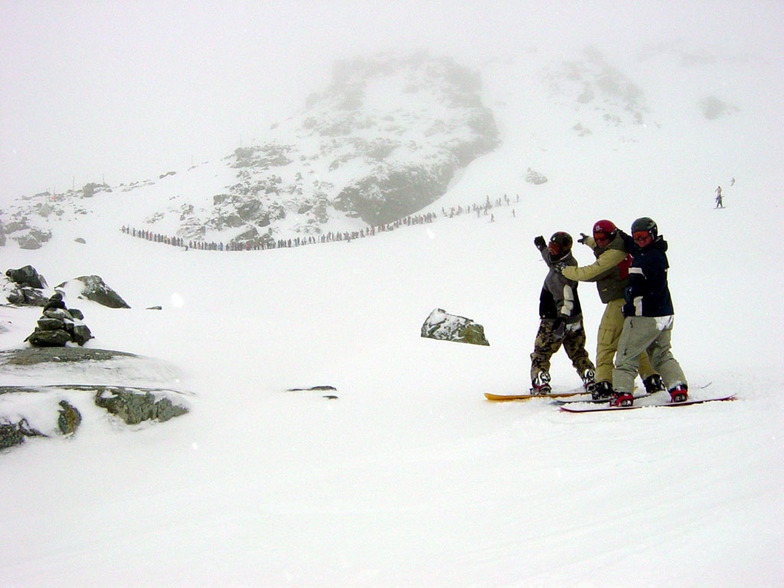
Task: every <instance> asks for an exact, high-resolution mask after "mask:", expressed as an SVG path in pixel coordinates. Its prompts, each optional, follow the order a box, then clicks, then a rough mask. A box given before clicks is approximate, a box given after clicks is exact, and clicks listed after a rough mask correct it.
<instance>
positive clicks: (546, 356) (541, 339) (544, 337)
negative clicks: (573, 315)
mask: <svg viewBox="0 0 784 588" xmlns="http://www.w3.org/2000/svg"><path fill="white" fill-rule="evenodd" d="M553 322H554V321H553V320H551V319H542V321H541V322H540V323H539V332H538V333H537V334H536V341H535V342H534V352H533V353H532V354H531V381H532V382H533V381H534V379H535V378H536V376H537V374H538V373H539V372H549V371H550V358H551V357H552V356H553V355H555V353H556V352H557V351H558V350H559V349H560V348H561V345H563V348H564V349H565V350H566V355H568V356H569V359H571V360H572V365H573V366H574V369H576V370H577V373H578V374H579V375H580V377H581V378H582V377H583V374H584V373H585V371H586V370H592V369H594V367H593V363H591V359H590V357H589V356H588V352H587V351H586V350H585V329H584V328H583V323H582V321H580V322H579V323H575V324H574V325H570V327H571V328H570V329H567V330H566V334H565V335H564V337H563V339H559V338H558V337H556V336H555V334H554V333H553Z"/></svg>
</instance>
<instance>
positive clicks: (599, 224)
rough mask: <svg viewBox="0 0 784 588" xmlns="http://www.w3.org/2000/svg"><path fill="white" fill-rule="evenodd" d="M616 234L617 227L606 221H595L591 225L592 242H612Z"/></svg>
mask: <svg viewBox="0 0 784 588" xmlns="http://www.w3.org/2000/svg"><path fill="white" fill-rule="evenodd" d="M617 233H618V227H616V226H615V223H613V222H612V221H608V220H600V221H596V222H595V223H594V225H593V238H594V240H597V239H601V240H607V241H610V240H612V239H613V238H614V237H615V235H616V234H617Z"/></svg>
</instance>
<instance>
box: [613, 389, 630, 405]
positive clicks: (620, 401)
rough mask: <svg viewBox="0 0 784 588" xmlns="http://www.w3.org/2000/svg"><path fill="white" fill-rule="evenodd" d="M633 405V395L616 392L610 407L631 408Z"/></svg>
mask: <svg viewBox="0 0 784 588" xmlns="http://www.w3.org/2000/svg"><path fill="white" fill-rule="evenodd" d="M632 404H634V395H633V394H632V393H631V392H616V393H615V395H614V396H613V398H612V400H610V406H631V405H632Z"/></svg>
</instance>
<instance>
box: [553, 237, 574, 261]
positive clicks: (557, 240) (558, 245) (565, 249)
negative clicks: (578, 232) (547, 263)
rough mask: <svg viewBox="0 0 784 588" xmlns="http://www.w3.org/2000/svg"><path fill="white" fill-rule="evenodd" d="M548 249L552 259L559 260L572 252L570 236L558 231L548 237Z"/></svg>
mask: <svg viewBox="0 0 784 588" xmlns="http://www.w3.org/2000/svg"><path fill="white" fill-rule="evenodd" d="M553 246H555V247H553ZM549 247H550V253H551V254H552V255H553V256H554V257H556V258H561V257H563V256H564V255H566V254H567V253H569V252H570V251H571V250H572V236H571V235H570V234H569V233H564V232H563V231H558V232H557V233H554V234H553V236H552V237H550V244H549Z"/></svg>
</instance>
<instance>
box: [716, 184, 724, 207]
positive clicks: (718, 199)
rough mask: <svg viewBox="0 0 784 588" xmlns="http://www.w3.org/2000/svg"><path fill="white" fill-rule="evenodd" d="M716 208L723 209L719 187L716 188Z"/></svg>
mask: <svg viewBox="0 0 784 588" xmlns="http://www.w3.org/2000/svg"><path fill="white" fill-rule="evenodd" d="M716 208H724V199H723V198H722V196H721V186H718V187H717V188H716Z"/></svg>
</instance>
